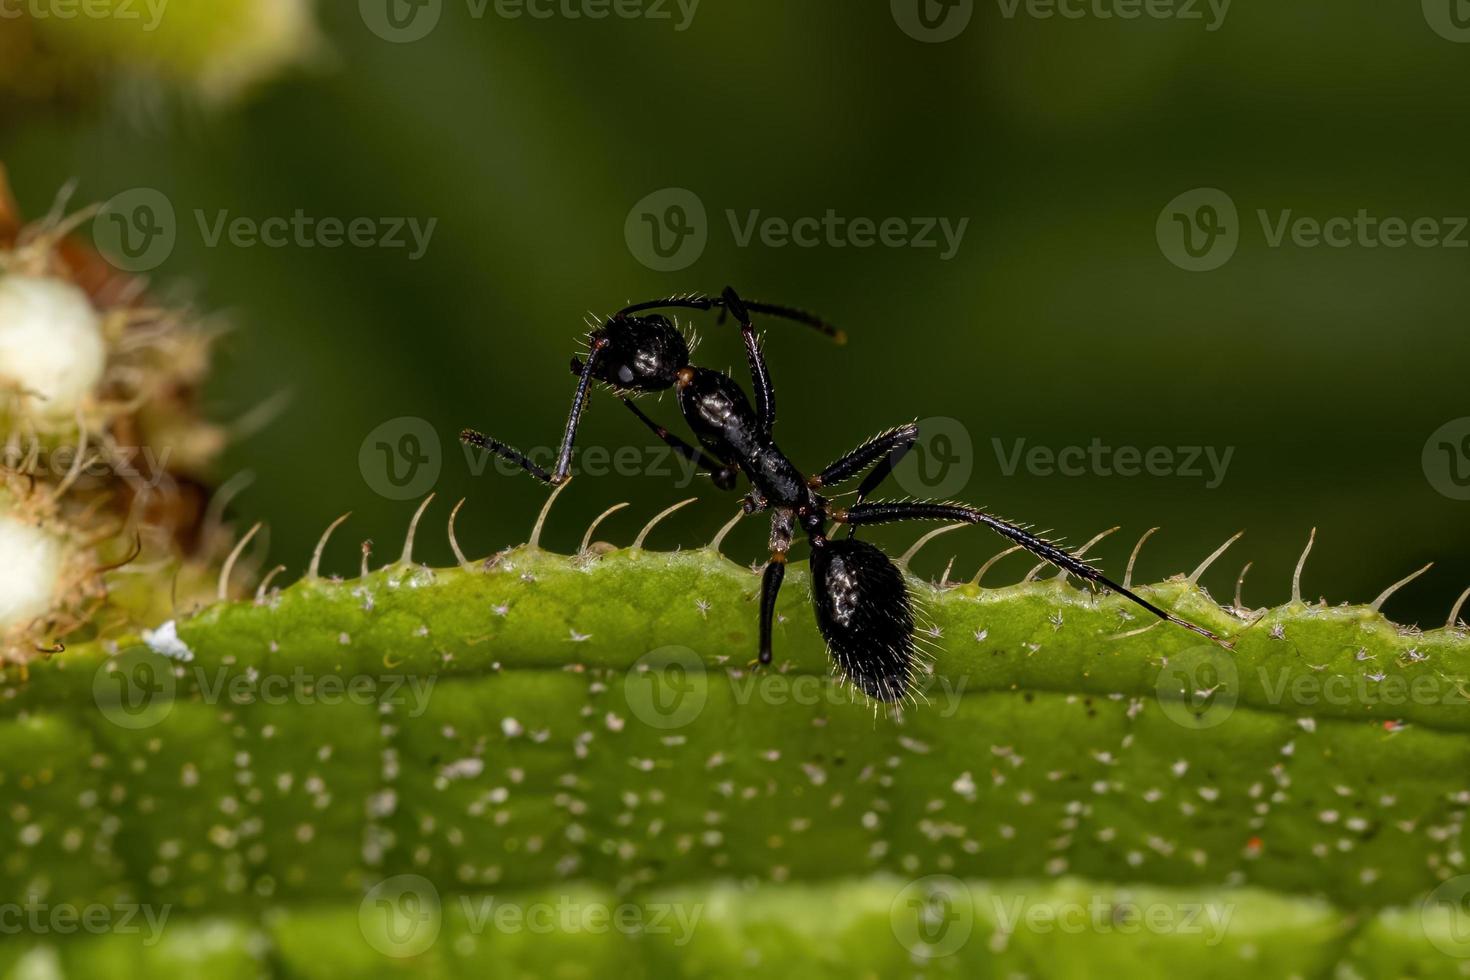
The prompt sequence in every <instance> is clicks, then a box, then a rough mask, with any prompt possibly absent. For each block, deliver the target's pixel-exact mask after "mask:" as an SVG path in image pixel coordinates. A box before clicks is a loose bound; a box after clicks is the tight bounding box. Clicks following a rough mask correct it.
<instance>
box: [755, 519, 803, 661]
mask: <svg viewBox="0 0 1470 980" xmlns="http://www.w3.org/2000/svg"><path fill="white" fill-rule="evenodd" d="M795 531H796V521H795V519H794V518H793V516H792V514H791V511H790V510H788V509H786V508H782V509H781V510H778V511H776V512H775V513H774V514H772V515H771V560H770V561H769V562H767V563H766V570H765V573H764V574H763V575H762V576H761V648H760V662H761V664H762V665H766V664H769V663H770V662H771V632H772V629H773V627H774V625H775V622H776V597H777V596H779V595H780V594H781V583H782V582H783V581H785V579H786V555H787V553H788V552H789V551H790V550H791V537H792V535H793V534H794V533H795Z"/></svg>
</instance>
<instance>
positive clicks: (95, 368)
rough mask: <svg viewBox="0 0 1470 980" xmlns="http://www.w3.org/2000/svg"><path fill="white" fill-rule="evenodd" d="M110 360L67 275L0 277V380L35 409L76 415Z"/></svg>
mask: <svg viewBox="0 0 1470 980" xmlns="http://www.w3.org/2000/svg"><path fill="white" fill-rule="evenodd" d="M106 361H107V347H106V344H105V343H104V342H103V338H102V318H101V316H99V315H98V313H97V311H96V310H94V309H93V308H92V303H91V301H90V300H88V299H87V294H86V293H84V292H82V291H81V290H80V289H78V288H77V287H76V286H74V285H72V284H71V283H69V282H67V281H65V280H63V279H54V278H50V277H37V276H21V275H7V276H0V382H3V383H5V384H6V385H8V386H13V387H19V388H22V389H24V390H25V391H27V392H30V393H32V394H34V395H35V396H36V400H34V401H33V402H32V404H33V405H34V406H35V410H36V411H37V412H39V413H40V414H42V415H45V416H47V417H48V418H52V419H62V418H66V417H68V416H70V415H73V414H75V413H76V410H77V406H78V405H79V404H81V401H82V399H83V398H85V397H86V396H87V394H88V393H89V392H90V391H92V389H93V388H95V387H96V386H97V382H98V381H100V380H101V379H102V370H103V367H104V365H105V364H106ZM0 602H3V600H0Z"/></svg>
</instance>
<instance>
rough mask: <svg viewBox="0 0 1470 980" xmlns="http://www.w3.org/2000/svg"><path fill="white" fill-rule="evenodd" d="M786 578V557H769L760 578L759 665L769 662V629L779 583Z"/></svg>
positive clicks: (774, 616)
mask: <svg viewBox="0 0 1470 980" xmlns="http://www.w3.org/2000/svg"><path fill="white" fill-rule="evenodd" d="M785 578H786V556H785V555H783V554H779V553H778V554H773V555H771V560H770V562H768V563H767V564H766V571H765V574H764V575H762V576H761V663H762V664H768V663H770V662H771V656H772V654H771V629H772V626H773V625H774V623H775V620H776V596H778V595H779V594H780V593H781V582H782V581H783V580H784V579H785Z"/></svg>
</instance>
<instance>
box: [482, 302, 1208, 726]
mask: <svg viewBox="0 0 1470 980" xmlns="http://www.w3.org/2000/svg"><path fill="white" fill-rule="evenodd" d="M671 308H672V309H691V310H710V309H719V310H720V311H721V317H722V318H723V316H724V315H726V314H728V315H729V316H731V317H733V318H734V319H735V321H736V322H737V323H738V324H739V325H740V336H741V339H742V341H743V342H744V345H745V352H746V356H747V358H748V359H749V361H750V374H751V381H752V385H753V388H754V393H755V405H754V406H753V407H752V405H751V403H750V399H748V398H747V397H746V395H745V392H744V391H743V390H742V389H741V388H740V386H739V385H738V384H737V383H736V382H735V380H734V379H732V378H730V377H729V376H728V375H725V374H721V373H720V372H718V371H711V370H709V369H707V368H700V367H693V366H692V365H691V364H690V363H689V345H688V343H687V342H686V341H685V340H684V337H683V335H682V334H680V332H679V331H678V329H677V328H676V327H675V326H674V325H673V324H672V323H671V322H670V321H669V320H668V318H666V317H664V316H662V315H661V314H658V313H651V312H649V311H652V310H656V309H671ZM752 311H754V312H757V313H765V314H770V315H774V316H780V317H785V318H787V319H791V320H795V321H798V322H800V323H804V324H806V325H808V326H811V327H813V328H815V329H817V330H820V331H822V332H824V333H826V334H828V335H829V336H832V337H834V338H836V339H838V340H839V341H840V340H841V339H842V336H843V335H842V334H841V332H840V331H837V330H836V329H835V328H833V327H831V326H829V325H828V324H826V323H825V322H823V321H822V320H820V319H818V318H816V317H813V316H811V315H810V314H807V313H803V312H801V311H799V310H794V309H791V308H788V307H782V306H774V305H771V304H768V303H756V302H747V301H744V300H742V299H741V298H740V297H739V296H738V295H737V294H736V292H735V290H733V289H730V288H728V287H727V288H726V289H725V291H724V293H723V294H722V295H721V296H720V298H719V299H712V298H706V297H699V296H691V297H677V296H676V297H672V298H669V299H663V300H653V301H651V302H647V303H638V304H635V305H633V306H629V307H626V308H624V309H623V310H620V311H619V312H618V313H615V314H614V315H613V316H611V317H610V318H608V319H607V320H606V321H604V322H603V323H602V324H601V325H600V326H598V327H597V328H596V329H594V330H592V331H591V333H590V334H589V335H588V353H587V357H586V359H585V360H580V359H578V358H573V359H572V363H571V366H572V372H573V373H574V374H577V375H578V376H579V381H578V384H577V390H576V394H575V395H574V396H573V399H572V411H571V415H570V417H569V418H568V420H567V427H566V432H565V434H564V435H563V437H562V443H561V449H560V451H559V453H558V455H557V459H556V463H555V466H554V467H553V469H552V470H551V471H549V472H548V471H547V470H546V469H544V468H543V467H541V466H539V465H537V464H536V463H535V462H533V461H532V460H530V459H529V458H527V457H526V456H525V455H524V454H522V453H520V452H518V451H517V450H515V449H512V448H511V447H510V446H507V445H506V444H505V443H502V442H499V441H497V440H495V439H492V438H490V437H489V436H486V435H483V434H482V433H479V432H476V431H474V430H471V429H466V430H465V431H464V432H462V433H460V438H461V439H462V440H463V441H464V442H465V443H467V444H469V445H472V446H477V447H480V448H482V449H487V450H489V451H490V452H493V453H495V454H497V455H499V456H501V457H503V458H505V459H507V460H510V461H511V462H513V463H516V464H517V465H519V466H520V467H521V468H522V469H524V470H525V471H526V472H527V473H530V474H531V475H532V476H534V477H536V478H537V479H539V480H541V481H543V482H545V483H548V484H550V485H552V486H559V485H560V484H562V483H565V482H566V481H567V479H568V478H569V474H570V472H571V457H572V446H573V443H574V442H575V440H576V434H577V427H578V425H579V424H580V422H581V419H582V415H583V413H584V411H585V409H586V403H587V395H588V391H589V388H590V385H591V382H592V381H594V380H596V381H600V382H602V383H604V384H606V385H608V386H609V387H611V388H612V389H613V390H614V391H615V392H617V393H618V394H619V395H620V396H621V398H622V400H623V403H624V404H625V405H626V406H627V407H628V408H629V409H630V410H631V411H632V412H633V413H634V414H635V415H636V416H637V417H638V418H639V419H640V420H641V421H642V422H643V423H644V424H645V425H647V426H648V427H649V428H650V429H652V430H653V432H654V433H655V434H656V435H657V436H658V437H659V438H660V439H661V440H663V441H664V442H665V443H667V444H668V445H669V446H670V447H672V448H673V449H674V450H675V451H676V452H678V453H680V454H681V455H683V456H685V457H687V458H688V459H690V460H693V461H694V462H695V463H696V464H697V465H698V466H699V467H700V468H701V469H703V470H705V471H707V472H708V473H709V474H710V475H711V476H712V477H713V479H714V482H715V484H716V485H717V486H718V487H720V488H721V489H722V490H731V489H734V487H735V483H736V479H737V477H738V476H739V475H740V474H744V475H745V477H746V479H747V480H748V481H749V482H750V484H751V489H750V492H749V493H748V494H747V495H746V498H745V505H744V506H745V512H746V513H747V514H756V513H761V512H764V511H767V510H769V511H770V512H771V539H770V553H771V557H770V560H769V561H768V562H767V563H766V566H765V571H764V573H763V575H762V579H761V593H760V662H761V663H762V664H769V663H770V662H771V631H772V625H773V622H774V619H775V611H776V597H777V595H778V594H779V592H780V590H781V583H782V581H783V580H784V579H785V576H786V559H787V554H788V553H789V552H790V550H791V544H792V540H793V538H794V537H795V534H796V530H797V528H798V527H799V528H800V529H801V531H802V532H803V533H804V534H805V535H806V538H807V540H808V542H809V543H810V544H811V574H812V603H813V606H814V607H815V612H816V620H817V626H818V628H819V629H820V630H821V633H822V637H823V638H824V639H825V640H826V642H827V649H828V652H829V653H830V655H831V657H832V660H833V661H834V662H835V663H836V664H837V666H838V667H839V668H840V669H841V670H842V672H843V673H844V674H845V675H846V676H847V678H848V679H849V680H850V681H851V682H852V683H853V684H854V685H856V686H857V687H858V689H860V690H861V691H863V693H865V694H867V695H868V696H869V697H872V698H875V699H876V700H878V701H883V702H894V701H899V700H902V699H903V698H904V697H905V696H906V695H907V694H908V692H909V686H910V683H911V679H912V672H913V667H914V660H915V654H916V646H915V640H914V609H913V601H912V599H911V597H910V596H909V592H908V588H907V585H906V583H905V582H904V577H903V574H902V573H901V572H900V571H899V569H898V567H897V566H896V565H895V564H894V563H893V561H892V560H891V559H889V557H888V556H887V555H886V554H884V553H883V551H882V550H880V549H879V548H877V547H876V546H875V545H872V544H869V543H868V542H866V541H862V540H859V539H858V538H857V529H858V528H860V527H868V526H872V525H877V524H893V523H897V522H900V521H948V522H951V523H964V524H983V525H985V526H986V527H988V528H990V529H991V530H993V531H995V532H996V533H998V534H1000V535H1001V536H1003V537H1005V538H1008V539H1010V540H1011V541H1013V542H1015V543H1016V544H1018V545H1020V546H1021V547H1023V548H1025V549H1026V550H1027V551H1030V552H1031V553H1032V554H1034V555H1036V556H1037V557H1038V558H1041V559H1043V560H1045V561H1047V562H1049V563H1051V564H1052V565H1055V566H1056V567H1057V568H1060V569H1062V570H1063V571H1065V572H1067V573H1069V574H1071V575H1075V576H1077V577H1078V578H1080V579H1083V580H1084V581H1087V582H1089V583H1091V584H1093V585H1094V586H1097V587H1100V588H1104V589H1109V590H1111V591H1113V592H1116V593H1118V594H1119V595H1122V596H1124V597H1125V598H1127V599H1129V600H1130V601H1132V602H1134V603H1136V604H1137V605H1139V606H1141V607H1142V608H1144V609H1146V610H1148V611H1149V612H1150V613H1152V614H1153V615H1155V616H1157V617H1159V618H1160V619H1162V620H1165V621H1166V622H1170V623H1174V624H1175V625H1177V626H1182V627H1184V628H1185V629H1189V630H1192V631H1194V632H1195V633H1198V634H1200V635H1202V636H1204V637H1207V638H1208V639H1210V640H1211V641H1214V642H1217V643H1218V642H1221V641H1220V639H1219V638H1218V637H1217V636H1215V634H1213V633H1211V632H1210V631H1209V630H1207V629H1205V628H1203V627H1201V626H1197V625H1195V624H1194V623H1191V622H1188V621H1187V620H1184V619H1180V618H1179V617H1177V616H1174V615H1172V614H1171V613H1168V612H1166V611H1164V610H1163V609H1160V608H1159V607H1158V606H1156V605H1154V604H1153V603H1151V602H1149V601H1148V600H1147V599H1144V598H1143V597H1142V596H1139V595H1137V594H1135V593H1134V592H1132V591H1131V590H1129V589H1127V588H1125V587H1123V586H1122V585H1119V584H1117V583H1116V582H1113V581H1111V580H1110V579H1108V578H1106V577H1104V576H1103V575H1102V573H1100V572H1099V571H1097V569H1095V568H1093V567H1092V566H1091V565H1089V564H1087V563H1086V562H1084V561H1082V560H1081V559H1079V558H1075V557H1073V556H1072V555H1070V554H1068V553H1067V552H1066V551H1064V550H1063V549H1062V548H1060V547H1058V546H1057V545H1054V544H1052V543H1051V542H1049V541H1046V540H1044V539H1043V538H1040V537H1038V536H1036V535H1034V534H1032V533H1031V532H1030V531H1027V530H1026V529H1025V528H1022V527H1019V526H1017V525H1015V524H1011V523H1009V522H1007V521H1003V520H1001V519H1000V518H997V517H993V516H991V515H990V514H987V513H985V512H984V511H982V510H980V509H979V508H976V507H970V506H967V505H964V504H952V503H940V502H936V501H907V502H891V503H890V502H877V501H874V502H869V501H868V499H867V498H868V495H869V494H871V493H872V492H873V491H874V490H876V489H877V488H878V486H879V485H880V484H881V483H882V482H883V481H884V480H885V479H887V478H888V476H889V474H891V473H892V472H893V468H894V467H895V466H896V465H897V464H898V462H899V461H900V460H901V459H902V458H903V457H904V455H905V454H906V453H907V452H908V451H909V450H910V449H911V448H912V447H913V446H914V444H915V443H916V442H917V441H918V438H919V427H918V426H917V425H916V424H912V423H911V424H908V425H902V426H899V427H898V428H896V429H890V430H889V431H887V432H884V433H882V434H880V435H878V436H876V437H874V438H873V439H870V440H869V441H867V442H865V443H863V444H862V445H861V446H859V447H857V448H856V449H854V450H852V451H851V452H849V453H847V454H846V455H845V456H843V457H842V458H840V459H838V460H837V461H836V462H834V463H832V464H831V465H829V466H828V467H826V468H825V469H823V470H822V471H821V472H820V473H818V474H816V475H815V476H812V477H810V478H808V477H806V476H804V475H803V474H802V473H801V471H799V470H798V469H797V468H796V466H795V465H794V464H793V463H792V462H791V460H790V459H788V458H787V456H786V454H785V453H783V452H782V451H781V449H780V447H778V446H777V445H776V441H775V439H774V437H773V429H774V428H775V424H776V402H775V392H774V391H773V388H772V384H771V377H770V372H769V371H768V370H767V368H766V360H765V356H764V354H763V352H762V350H761V342H760V340H759V338H758V337H757V336H756V332H755V327H754V325H753V324H752V323H751V319H750V314H751V312H752ZM669 388H674V389H675V390H676V392H677V395H678V399H679V409H680V411H681V412H682V413H683V415H684V420H685V421H686V422H687V423H688V425H689V428H690V429H691V430H693V432H694V434H695V436H696V437H697V439H698V440H699V443H700V445H701V446H702V447H703V451H701V450H700V449H696V448H695V447H693V446H691V445H689V444H688V443H687V442H685V441H684V440H682V439H680V438H679V437H678V436H676V435H674V434H673V433H671V432H669V431H668V430H667V429H665V428H664V427H662V426H660V425H658V424H657V423H656V422H654V421H653V420H652V419H650V418H649V417H648V416H647V415H645V414H644V413H643V412H642V411H640V410H639V409H638V407H637V406H636V405H634V404H633V402H632V400H631V399H632V398H633V397H636V396H638V395H643V394H649V393H652V392H657V391H664V390H667V389H669ZM864 472H866V473H867V475H866V476H865V477H864V478H863V480H862V482H861V483H860V484H859V485H858V489H857V493H856V498H855V500H854V502H853V503H852V504H851V505H849V506H847V507H838V506H835V505H834V504H833V503H832V502H831V501H830V500H829V499H828V498H827V497H825V496H823V494H822V493H821V492H820V491H822V490H826V489H828V488H831V487H834V486H839V485H841V484H844V483H848V482H849V481H851V480H854V479H856V478H857V477H858V476H860V475H861V474H863V473H864ZM828 522H835V523H836V524H839V525H845V526H846V527H847V529H848V531H847V536H846V537H842V538H830V537H828V536H827V534H826V527H827V525H828Z"/></svg>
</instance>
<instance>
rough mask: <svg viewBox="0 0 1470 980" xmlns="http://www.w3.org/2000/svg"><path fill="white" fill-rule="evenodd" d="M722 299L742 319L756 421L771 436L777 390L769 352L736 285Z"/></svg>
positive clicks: (727, 290)
mask: <svg viewBox="0 0 1470 980" xmlns="http://www.w3.org/2000/svg"><path fill="white" fill-rule="evenodd" d="M720 302H721V303H723V304H724V307H725V309H727V310H729V311H730V315H731V316H733V317H734V318H735V319H736V320H738V321H739V322H740V338H741V339H742V340H743V341H745V355H746V358H747V359H748V360H749V361H750V381H751V387H752V388H754V389H755V414H756V420H757V422H756V424H757V425H758V426H759V427H760V433H761V435H763V436H767V437H769V436H770V434H771V430H772V429H773V428H775V426H776V390H775V388H774V386H773V385H772V384H771V372H770V370H769V369H768V368H767V367H766V355H765V354H764V353H762V351H761V342H760V338H759V337H757V336H756V335H755V325H754V324H752V323H751V322H750V313H749V311H748V310H747V309H746V306H745V304H744V303H743V302H741V300H740V297H739V296H738V295H736V293H735V290H734V289H732V288H731V287H729V286H726V287H725V292H724V295H723V296H722V297H721V299H720Z"/></svg>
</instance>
